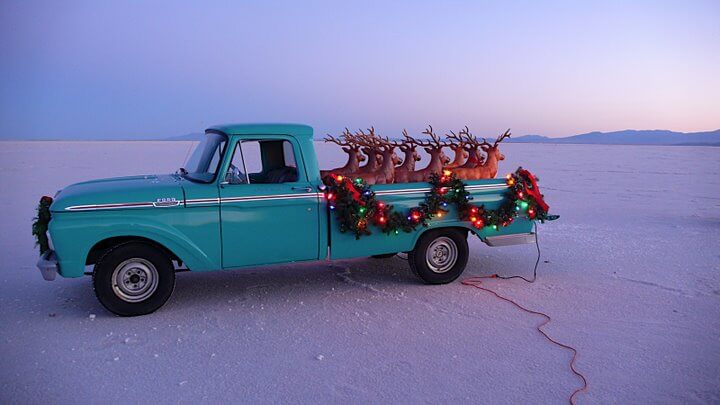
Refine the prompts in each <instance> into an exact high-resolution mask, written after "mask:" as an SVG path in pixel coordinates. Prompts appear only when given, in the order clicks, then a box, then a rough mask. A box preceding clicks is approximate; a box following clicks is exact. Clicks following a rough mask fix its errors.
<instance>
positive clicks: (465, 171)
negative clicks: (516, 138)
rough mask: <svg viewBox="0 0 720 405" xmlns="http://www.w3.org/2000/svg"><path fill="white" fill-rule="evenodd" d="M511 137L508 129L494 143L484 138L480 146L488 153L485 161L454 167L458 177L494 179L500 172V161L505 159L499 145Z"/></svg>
mask: <svg viewBox="0 0 720 405" xmlns="http://www.w3.org/2000/svg"><path fill="white" fill-rule="evenodd" d="M509 137H510V130H509V129H508V130H507V131H505V133H503V134H502V135H500V136H499V137H498V138H497V139H496V140H495V142H494V143H493V144H492V145H490V144H489V143H487V142H485V141H484V140H483V143H482V144H480V148H482V150H483V151H485V153H486V154H487V159H486V160H485V162H483V163H482V164H481V165H478V166H476V167H474V168H465V167H458V168H456V169H453V172H455V175H456V176H457V177H459V178H461V179H465V180H479V179H494V178H495V176H496V175H497V172H498V163H499V162H500V161H501V160H504V159H505V155H503V154H502V153H500V149H498V146H499V145H500V142H502V141H503V139H505V138H509Z"/></svg>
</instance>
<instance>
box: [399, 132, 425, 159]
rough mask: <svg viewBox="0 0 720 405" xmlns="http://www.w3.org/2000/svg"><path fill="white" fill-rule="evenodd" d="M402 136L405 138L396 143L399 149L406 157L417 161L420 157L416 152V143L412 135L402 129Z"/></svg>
mask: <svg viewBox="0 0 720 405" xmlns="http://www.w3.org/2000/svg"><path fill="white" fill-rule="evenodd" d="M403 136H404V137H405V140H403V141H402V142H401V143H400V144H398V148H400V150H401V151H402V152H403V153H405V157H406V158H410V159H413V160H414V161H416V162H419V161H420V159H422V158H421V157H420V154H419V153H417V147H418V145H417V143H415V141H413V139H412V137H410V135H408V132H407V130H406V129H403Z"/></svg>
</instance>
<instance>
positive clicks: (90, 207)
mask: <svg viewBox="0 0 720 405" xmlns="http://www.w3.org/2000/svg"><path fill="white" fill-rule="evenodd" d="M154 206H155V205H154V203H151V202H138V203H114V204H89V205H73V206H71V207H67V208H65V211H95V210H114V209H120V208H151V207H154Z"/></svg>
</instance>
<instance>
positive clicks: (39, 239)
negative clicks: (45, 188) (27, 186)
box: [32, 196, 53, 255]
mask: <svg viewBox="0 0 720 405" xmlns="http://www.w3.org/2000/svg"><path fill="white" fill-rule="evenodd" d="M52 202H53V199H52V197H48V196H44V197H42V198H41V199H40V202H39V203H38V206H37V216H36V217H35V218H33V219H34V221H33V224H32V234H33V235H34V236H35V246H39V247H40V255H42V254H44V253H45V252H47V251H48V250H50V242H49V241H48V237H47V230H48V223H50V216H51V215H50V205H51V204H52Z"/></svg>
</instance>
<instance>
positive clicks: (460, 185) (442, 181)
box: [324, 167, 559, 239]
mask: <svg viewBox="0 0 720 405" xmlns="http://www.w3.org/2000/svg"><path fill="white" fill-rule="evenodd" d="M537 180H538V179H537V177H535V176H534V175H533V174H532V173H530V172H529V171H528V170H525V169H523V168H522V167H519V168H518V169H517V170H516V171H515V172H514V173H510V174H508V175H507V177H506V178H505V182H506V184H507V185H508V190H507V193H509V195H508V198H507V199H506V200H505V202H504V203H503V204H502V205H501V206H500V207H499V208H498V209H495V210H490V209H486V208H485V206H484V205H483V204H480V205H476V204H473V203H472V202H471V201H472V196H471V195H470V193H469V192H468V191H467V190H465V183H464V182H463V181H462V180H460V179H458V178H457V177H456V176H455V174H454V173H452V172H451V171H450V170H443V173H442V174H437V173H433V174H432V175H431V176H430V182H429V183H430V185H431V186H432V187H431V189H430V192H429V193H427V195H426V196H425V200H424V201H423V202H421V203H420V204H419V205H418V206H417V207H413V208H411V209H409V210H408V212H406V213H400V212H398V211H396V210H394V209H393V206H392V205H389V204H386V203H384V202H383V201H380V200H378V199H377V198H376V196H375V192H374V191H373V190H372V187H371V186H370V185H368V184H367V183H365V182H364V181H363V179H361V178H356V179H354V180H353V179H350V178H348V177H347V176H342V175H336V174H330V175H328V176H326V177H325V178H324V182H325V184H326V185H327V187H328V188H327V190H326V193H325V197H326V199H327V203H328V209H329V210H330V211H331V212H334V213H335V217H336V218H337V220H338V222H339V224H340V232H343V233H344V232H348V231H350V232H352V233H353V234H355V239H360V237H361V236H364V235H370V234H372V232H371V230H370V225H373V226H375V227H377V228H379V229H380V230H381V231H382V232H383V233H386V234H395V235H397V234H399V233H400V231H403V232H412V231H414V230H415V229H417V227H418V226H424V227H427V226H428V221H430V220H431V219H433V218H435V217H442V216H443V215H445V214H447V212H448V210H447V207H448V205H449V204H454V205H455V207H456V209H457V211H458V216H459V217H460V219H461V220H463V221H468V222H470V223H471V225H472V226H473V227H475V228H477V229H483V228H485V227H492V229H494V230H498V229H500V228H501V227H504V226H508V225H510V224H511V223H512V222H513V220H514V219H515V217H517V216H518V215H521V214H522V215H526V216H527V217H528V218H530V219H538V220H540V222H545V221H551V220H555V219H557V218H559V216H557V215H549V214H548V210H549V209H550V207H549V206H548V205H547V203H545V200H544V199H543V195H542V194H541V193H540V190H539V188H538V185H537Z"/></svg>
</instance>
